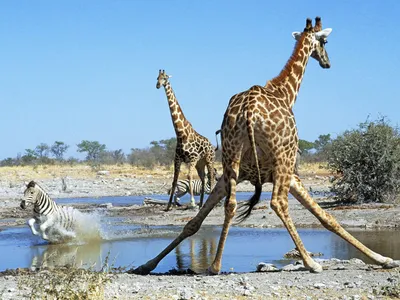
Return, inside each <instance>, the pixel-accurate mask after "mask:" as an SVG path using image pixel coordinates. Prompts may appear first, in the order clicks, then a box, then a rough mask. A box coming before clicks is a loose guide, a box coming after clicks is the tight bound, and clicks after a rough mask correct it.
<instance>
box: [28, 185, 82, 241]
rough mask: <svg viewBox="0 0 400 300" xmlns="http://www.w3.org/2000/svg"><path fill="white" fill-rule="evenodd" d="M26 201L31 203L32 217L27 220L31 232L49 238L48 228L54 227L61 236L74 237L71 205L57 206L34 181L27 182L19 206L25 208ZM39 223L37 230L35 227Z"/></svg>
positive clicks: (73, 215) (73, 218)
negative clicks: (32, 205)
mask: <svg viewBox="0 0 400 300" xmlns="http://www.w3.org/2000/svg"><path fill="white" fill-rule="evenodd" d="M26 202H28V203H33V204H34V207H33V215H34V217H33V218H32V219H29V220H28V225H29V227H30V228H31V231H32V234H34V235H40V236H41V237H42V238H43V239H44V240H49V235H48V229H53V228H56V227H57V229H58V230H59V234H60V233H61V234H62V235H63V237H74V236H75V233H74V232H73V231H72V230H73V229H74V222H75V210H74V209H73V208H72V207H63V206H58V205H57V204H56V203H55V202H54V201H53V200H52V199H51V198H50V196H49V195H48V194H47V193H46V192H45V191H44V190H43V188H42V187H41V186H39V185H38V184H37V183H36V182H34V181H31V182H29V183H28V184H27V186H26V189H25V191H24V197H23V198H22V201H21V204H20V207H21V208H22V209H25V208H26ZM35 224H37V225H39V231H38V230H37V229H36V228H35V227H36V226H35Z"/></svg>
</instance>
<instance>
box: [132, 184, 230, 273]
mask: <svg viewBox="0 0 400 300" xmlns="http://www.w3.org/2000/svg"><path fill="white" fill-rule="evenodd" d="M225 196H226V187H225V181H224V179H223V178H222V177H221V179H220V180H219V181H218V183H217V185H216V186H215V188H214V189H213V191H212V192H211V194H210V196H209V197H208V200H207V201H206V203H205V204H204V206H203V207H202V208H201V209H200V211H199V212H198V213H197V215H196V216H195V217H194V218H193V219H192V220H190V221H189V222H188V223H187V224H186V225H185V227H184V228H183V231H182V232H181V234H180V235H179V236H178V237H177V238H176V239H175V240H173V241H172V242H171V243H170V244H169V245H168V246H167V247H166V248H165V249H164V250H163V251H161V252H160V254H158V255H157V256H156V257H155V258H153V259H151V260H149V261H148V262H147V263H145V264H144V265H141V266H139V267H138V268H136V269H134V270H130V271H129V272H128V273H134V274H141V275H146V274H149V273H150V272H151V271H153V270H154V269H155V268H156V267H157V265H158V263H159V262H160V261H161V260H162V259H163V258H164V257H165V256H167V255H168V254H169V253H170V252H171V251H172V250H174V248H175V247H176V246H178V245H179V244H180V243H181V242H182V241H183V240H184V239H186V238H187V237H189V236H192V235H193V234H195V233H196V232H197V231H198V230H199V229H200V226H201V224H202V223H203V221H204V219H205V218H206V217H207V216H208V214H209V213H210V211H211V210H212V209H213V208H214V206H215V205H217V204H218V203H219V201H221V199H222V198H223V197H225Z"/></svg>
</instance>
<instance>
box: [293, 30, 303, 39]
mask: <svg viewBox="0 0 400 300" xmlns="http://www.w3.org/2000/svg"><path fill="white" fill-rule="evenodd" d="M300 36H301V32H298V31H295V32H292V37H293V38H294V39H295V40H296V41H298V40H299V38H300Z"/></svg>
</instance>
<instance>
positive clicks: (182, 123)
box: [156, 70, 215, 210]
mask: <svg viewBox="0 0 400 300" xmlns="http://www.w3.org/2000/svg"><path fill="white" fill-rule="evenodd" d="M170 77H171V76H169V75H167V74H166V73H165V71H164V70H162V71H161V70H160V71H159V73H158V78H157V85H156V87H157V89H159V88H160V87H161V86H164V89H165V93H166V95H167V99H168V104H169V109H170V111H171V118H172V124H173V125H174V129H175V133H176V150H175V160H174V179H173V182H172V188H171V191H170V198H169V201H168V206H167V209H166V210H169V209H170V207H171V204H172V198H173V197H174V194H175V189H176V184H177V181H178V178H179V172H180V168H181V164H182V163H187V164H188V165H189V174H188V180H189V191H190V202H191V207H195V206H196V204H195V200H194V196H193V187H192V180H193V172H194V169H196V170H197V174H198V175H199V177H200V179H201V183H202V184H201V186H202V188H201V192H200V207H201V206H202V205H203V199H204V187H205V167H206V166H207V170H208V174H210V184H211V186H214V181H215V174H214V160H215V149H214V146H213V145H212V144H211V143H210V141H209V140H208V139H207V138H205V137H204V136H202V135H200V134H198V133H197V132H196V131H195V130H194V129H193V127H192V124H190V122H189V121H188V120H187V119H186V118H185V115H184V114H183V111H182V109H181V107H180V105H179V103H178V100H177V99H176V97H175V93H174V91H173V89H172V87H171V84H170V83H169V78H170ZM174 203H175V204H178V203H177V202H176V201H174ZM178 205H179V204H178Z"/></svg>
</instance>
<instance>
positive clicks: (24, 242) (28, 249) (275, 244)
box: [0, 192, 400, 272]
mask: <svg viewBox="0 0 400 300" xmlns="http://www.w3.org/2000/svg"><path fill="white" fill-rule="evenodd" d="M251 195H252V193H238V194H237V198H238V200H239V201H242V200H247V199H249V197H251ZM144 197H145V196H132V197H103V198H77V199H72V198H71V199H58V200H57V202H58V203H63V204H67V203H112V204H113V205H115V206H118V205H132V204H139V205H140V204H142V202H143V199H144ZM149 197H151V198H156V199H163V200H167V199H168V196H167V195H150V196H149ZM196 198H197V199H198V197H196ZM269 198H270V193H268V192H267V193H263V194H262V196H261V199H269ZM187 201H189V195H186V196H185V197H184V198H183V199H182V203H185V202H187ZM94 214H95V215H93V214H91V215H90V216H89V217H88V218H87V219H85V218H82V219H80V224H81V225H82V226H81V227H80V231H79V235H78V236H79V239H78V240H79V242H78V244H58V245H50V244H48V243H47V242H46V241H44V240H42V239H41V238H39V237H37V236H33V235H32V233H31V231H30V229H29V228H28V227H27V226H23V227H7V222H2V224H3V227H2V230H0V271H3V270H5V269H7V268H12V269H14V268H18V267H22V268H27V267H28V268H29V267H32V268H35V267H39V266H64V265H77V266H81V265H82V266H84V267H90V266H93V267H94V268H95V269H100V268H101V267H102V266H103V264H104V262H105V261H106V259H107V258H108V260H109V261H108V263H109V264H110V265H112V266H113V267H127V268H131V267H136V266H138V265H140V264H143V263H145V262H146V261H148V260H149V259H152V258H153V257H154V256H156V255H157V254H158V253H159V252H160V251H161V250H163V249H164V248H165V247H166V246H167V245H168V244H169V243H170V242H171V241H172V240H173V239H174V238H175V237H176V236H177V235H178V234H179V233H180V232H181V230H182V228H183V226H158V227H157V226H151V227H146V226H144V227H142V226H137V225H132V224H129V225H126V224H124V222H123V221H124V219H123V218H108V217H104V216H102V215H96V213H94ZM99 214H100V213H99ZM9 221H12V220H9ZM97 223H98V224H97ZM121 224H122V225H121ZM89 229H90V230H89ZM220 230H221V227H220V226H203V227H202V229H200V231H199V232H198V233H197V234H196V235H194V236H193V237H191V238H188V239H187V240H185V241H183V242H182V243H181V244H180V245H179V246H178V247H177V248H176V249H175V250H174V251H173V252H171V253H170V254H169V255H168V256H167V257H165V258H164V260H163V261H161V263H160V264H159V265H158V267H157V268H156V269H155V270H154V271H155V272H166V271H168V270H171V269H174V268H176V269H187V268H191V269H193V270H195V271H198V272H200V271H203V270H205V269H207V267H208V266H209V265H210V264H211V262H212V260H213V258H214V256H215V252H216V249H217V245H218V239H219V235H220ZM299 233H300V235H301V238H302V240H303V242H304V244H305V246H306V248H307V250H308V251H311V252H321V253H323V254H324V255H323V256H322V257H323V258H331V257H336V258H339V259H349V258H353V257H356V258H360V259H362V260H364V261H366V262H370V261H369V260H368V259H367V258H366V257H364V255H362V254H361V253H360V252H359V251H358V250H356V249H355V248H354V247H352V246H351V245H349V244H348V243H347V242H345V241H343V240H342V239H340V238H339V237H337V236H336V235H334V234H332V233H330V232H329V231H327V230H325V229H300V230H299ZM352 233H353V234H354V235H355V236H356V237H357V238H359V239H360V240H361V242H363V243H365V244H366V245H367V246H368V247H370V248H371V249H373V250H375V251H377V252H379V253H381V254H383V255H386V256H389V257H392V258H394V259H400V231H353V232H352ZM293 248H294V244H293V242H292V240H291V238H290V236H289V234H288V233H287V231H286V230H285V229H271V228H262V229H260V228H257V229H255V228H240V227H232V228H231V230H230V231H229V236H228V239H227V242H226V246H225V250H224V255H223V268H222V271H236V272H249V271H254V270H255V269H256V266H257V264H258V263H259V262H268V263H274V264H275V265H277V266H282V265H285V264H288V263H290V262H291V260H287V259H284V258H283V255H284V254H285V253H286V252H288V251H290V250H291V249H293Z"/></svg>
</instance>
